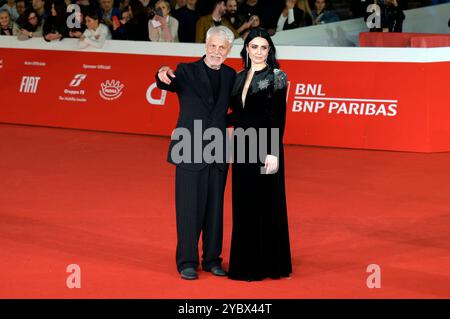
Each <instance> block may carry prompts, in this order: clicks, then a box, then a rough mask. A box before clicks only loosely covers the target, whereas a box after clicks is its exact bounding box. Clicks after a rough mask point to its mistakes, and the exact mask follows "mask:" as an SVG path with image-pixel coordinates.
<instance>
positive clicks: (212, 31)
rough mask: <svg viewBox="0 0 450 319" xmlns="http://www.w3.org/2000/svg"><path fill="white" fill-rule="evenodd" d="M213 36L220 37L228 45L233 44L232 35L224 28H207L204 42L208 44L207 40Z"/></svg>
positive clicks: (231, 32)
mask: <svg viewBox="0 0 450 319" xmlns="http://www.w3.org/2000/svg"><path fill="white" fill-rule="evenodd" d="M214 34H217V35H219V36H221V37H222V38H223V39H224V40H226V41H228V42H229V43H230V44H233V41H234V33H233V31H231V30H230V29H229V28H227V27H226V26H224V25H219V26H213V27H211V28H209V29H208V31H207V32H206V42H208V39H209V38H210V37H212V36H213V35H214Z"/></svg>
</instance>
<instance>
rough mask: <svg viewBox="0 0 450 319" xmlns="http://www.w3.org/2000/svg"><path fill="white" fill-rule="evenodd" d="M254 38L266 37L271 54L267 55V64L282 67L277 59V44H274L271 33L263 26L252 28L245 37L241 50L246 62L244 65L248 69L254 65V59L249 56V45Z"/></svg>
mask: <svg viewBox="0 0 450 319" xmlns="http://www.w3.org/2000/svg"><path fill="white" fill-rule="evenodd" d="M254 38H264V39H266V40H267V42H268V43H269V55H268V56H267V61H266V63H267V65H268V66H269V67H270V68H272V69H278V68H279V67H280V65H279V63H278V61H277V57H276V54H277V50H276V49H275V45H274V44H273V41H272V39H271V38H270V35H269V33H268V32H267V31H266V30H264V29H261V28H253V29H251V30H250V32H249V34H248V35H247V37H246V38H245V41H244V47H243V48H242V51H241V57H242V60H243V62H244V67H245V68H246V69H247V70H248V69H250V67H251V66H252V61H251V60H250V58H248V57H247V46H248V44H249V43H250V41H252V40H253V39H254Z"/></svg>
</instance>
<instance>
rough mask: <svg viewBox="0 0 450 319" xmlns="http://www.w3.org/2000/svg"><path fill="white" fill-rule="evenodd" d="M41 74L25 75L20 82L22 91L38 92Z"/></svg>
mask: <svg viewBox="0 0 450 319" xmlns="http://www.w3.org/2000/svg"><path fill="white" fill-rule="evenodd" d="M40 79H41V77H40V76H24V77H22V82H21V83H20V93H32V94H34V93H36V92H37V89H38V84H39V80H40Z"/></svg>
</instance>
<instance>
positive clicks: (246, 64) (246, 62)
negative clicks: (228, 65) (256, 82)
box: [245, 51, 250, 68]
mask: <svg viewBox="0 0 450 319" xmlns="http://www.w3.org/2000/svg"><path fill="white" fill-rule="evenodd" d="M245 66H246V67H247V68H248V67H250V65H249V64H248V51H247V60H246V61H245Z"/></svg>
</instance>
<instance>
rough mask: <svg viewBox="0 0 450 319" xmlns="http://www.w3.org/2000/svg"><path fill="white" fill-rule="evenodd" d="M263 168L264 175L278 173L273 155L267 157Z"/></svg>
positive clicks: (276, 162)
mask: <svg viewBox="0 0 450 319" xmlns="http://www.w3.org/2000/svg"><path fill="white" fill-rule="evenodd" d="M264 168H265V169H266V174H273V173H276V172H277V171H278V157H276V156H274V155H267V156H266V162H265V163H264Z"/></svg>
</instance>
